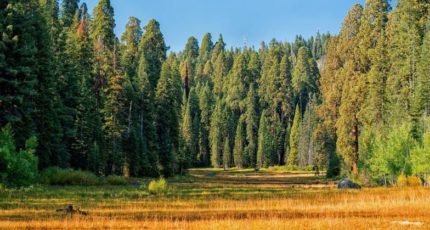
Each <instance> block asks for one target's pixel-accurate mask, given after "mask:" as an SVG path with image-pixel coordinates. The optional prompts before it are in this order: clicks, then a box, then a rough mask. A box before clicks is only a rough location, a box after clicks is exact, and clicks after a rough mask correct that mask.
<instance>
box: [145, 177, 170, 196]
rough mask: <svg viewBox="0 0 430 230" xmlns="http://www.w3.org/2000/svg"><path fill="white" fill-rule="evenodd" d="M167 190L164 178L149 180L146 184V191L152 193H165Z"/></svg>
mask: <svg viewBox="0 0 430 230" xmlns="http://www.w3.org/2000/svg"><path fill="white" fill-rule="evenodd" d="M167 190H168V185H167V181H166V179H164V178H160V179H158V180H151V182H149V185H148V191H149V193H150V194H153V195H162V194H166V193H167Z"/></svg>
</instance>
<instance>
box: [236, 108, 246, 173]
mask: <svg viewBox="0 0 430 230" xmlns="http://www.w3.org/2000/svg"><path fill="white" fill-rule="evenodd" d="M244 120H245V119H244V117H243V116H241V117H240V119H239V121H238V123H237V127H236V135H235V138H234V149H233V157H234V164H235V166H236V167H237V168H242V167H243V166H244V148H245V131H244Z"/></svg>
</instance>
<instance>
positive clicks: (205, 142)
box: [198, 84, 214, 166]
mask: <svg viewBox="0 0 430 230" xmlns="http://www.w3.org/2000/svg"><path fill="white" fill-rule="evenodd" d="M213 106H214V99H213V95H212V92H211V91H210V89H209V86H208V85H207V84H205V85H204V86H202V88H201V89H200V93H199V108H200V111H201V113H200V135H199V146H200V150H199V154H198V160H199V162H200V164H201V165H202V166H209V165H210V143H209V130H210V127H211V116H212V110H213Z"/></svg>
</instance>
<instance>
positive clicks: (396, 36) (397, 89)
mask: <svg viewBox="0 0 430 230" xmlns="http://www.w3.org/2000/svg"><path fill="white" fill-rule="evenodd" d="M423 4H424V3H423V2H421V1H418V0H400V1H398V2H397V7H396V8H395V9H394V11H393V12H392V13H391V14H390V17H389V22H388V24H387V42H388V44H387V46H388V47H387V48H388V56H389V60H388V61H389V64H390V66H389V70H388V78H387V85H386V93H387V99H388V103H389V104H388V111H389V115H390V118H391V119H390V122H393V123H398V122H400V121H402V120H404V119H409V118H410V112H411V107H412V100H413V98H414V82H415V81H416V79H417V71H416V70H417V65H418V61H419V59H420V46H421V43H422V41H421V37H422V33H423V28H422V25H421V23H420V21H421V19H422V17H423V15H422V14H423V13H424V12H423V11H422V9H423V7H424V5H423Z"/></svg>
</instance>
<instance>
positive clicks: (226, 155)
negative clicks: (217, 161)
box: [222, 137, 231, 170]
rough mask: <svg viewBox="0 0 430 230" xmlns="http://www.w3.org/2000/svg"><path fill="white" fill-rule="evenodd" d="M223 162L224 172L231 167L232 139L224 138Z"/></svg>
mask: <svg viewBox="0 0 430 230" xmlns="http://www.w3.org/2000/svg"><path fill="white" fill-rule="evenodd" d="M222 157H223V158H222V162H223V167H224V170H225V169H228V168H230V166H231V150H230V138H229V137H226V138H224V147H223V149H222Z"/></svg>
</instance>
